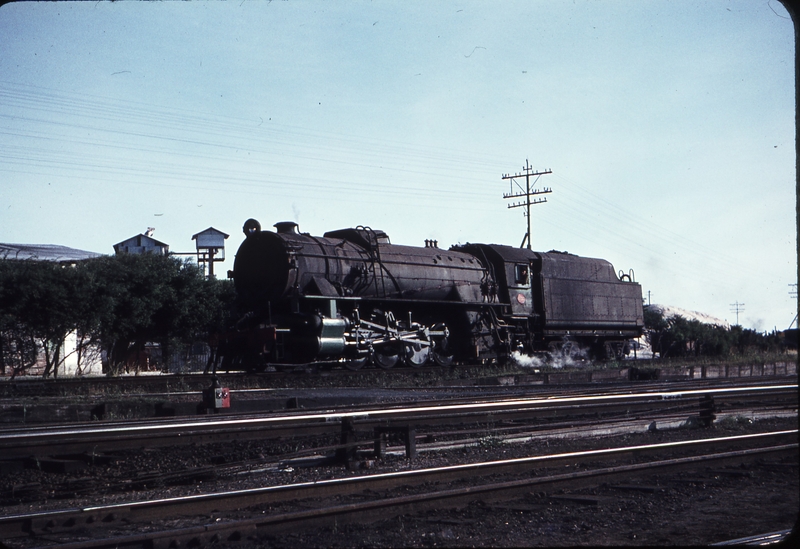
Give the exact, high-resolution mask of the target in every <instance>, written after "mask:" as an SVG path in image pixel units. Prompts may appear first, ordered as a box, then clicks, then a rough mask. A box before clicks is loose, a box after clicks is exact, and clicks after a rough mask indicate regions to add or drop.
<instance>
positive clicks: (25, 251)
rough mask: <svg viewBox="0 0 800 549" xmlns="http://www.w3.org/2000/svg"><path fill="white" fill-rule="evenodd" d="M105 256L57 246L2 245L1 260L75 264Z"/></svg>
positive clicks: (0, 245) (0, 248) (0, 247)
mask: <svg viewBox="0 0 800 549" xmlns="http://www.w3.org/2000/svg"><path fill="white" fill-rule="evenodd" d="M102 255H103V254H98V253H95V252H87V251H85V250H76V249H75V248H68V247H67V246H58V245H56V244H2V243H0V259H15V260H23V259H29V260H33V261H56V262H74V261H83V260H86V259H92V258H93V257H100V256H102Z"/></svg>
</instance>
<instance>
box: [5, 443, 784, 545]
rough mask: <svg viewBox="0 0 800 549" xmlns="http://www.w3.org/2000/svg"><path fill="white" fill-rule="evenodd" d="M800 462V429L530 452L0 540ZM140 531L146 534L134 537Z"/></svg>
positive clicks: (42, 522)
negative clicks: (769, 462) (786, 460)
mask: <svg viewBox="0 0 800 549" xmlns="http://www.w3.org/2000/svg"><path fill="white" fill-rule="evenodd" d="M797 455H798V444H797V430H784V431H778V432H769V433H760V434H753V435H740V436H731V437H715V438H710V439H703V440H690V441H680V442H674V443H666V444H649V445H638V446H626V447H614V448H604V449H599V450H590V451H581V452H569V453H561V454H553V455H535V456H528V457H524V458H517V459H509V460H496V461H489V462H479V463H468V464H461V465H452V466H448V467H436V468H428V469H418V470H408V471H398V472H392V473H384V474H374V475H359V476H350V477H345V478H335V479H330V480H322V481H316V482H305V483H299V484H289V485H279V486H267V487H263V488H259V489H248V490H233V491H226V492H217V493H208V494H195V495H191V496H185V497H177V498H160V499H157V500H147V501H127V502H123V503H117V504H113V505H100V506H91V507H82V508H72V509H63V510H56V511H47V512H42V513H28V514H20V515H16V516H11V517H4V518H1V519H0V537H3V539H6V540H8V541H7V543H12V544H11V545H10V546H11V547H26V548H27V547H48V546H54V547H55V546H57V547H62V548H71V547H98V548H99V547H169V546H205V545H207V544H210V543H213V542H217V543H219V542H232V541H236V540H243V539H246V538H248V537H249V538H253V537H255V536H263V535H265V534H269V533H277V532H282V531H286V530H287V529H293V530H301V529H303V528H307V527H309V526H314V527H319V526H320V525H321V524H326V523H327V524H333V523H337V522H338V523H340V524H341V523H344V522H347V521H350V520H357V521H359V522H362V523H363V522H368V521H371V520H376V519H383V520H385V519H386V518H387V517H390V516H397V515H400V514H403V513H407V512H410V511H412V510H413V512H420V510H423V509H426V508H436V509H439V510H441V509H443V508H449V507H454V506H461V505H464V504H465V503H467V502H469V501H473V500H476V499H480V500H487V499H488V500H492V501H498V500H506V499H509V498H512V499H513V498H514V497H518V496H519V494H526V493H530V492H531V491H537V492H538V491H542V490H544V491H550V492H552V491H554V490H557V489H561V490H563V489H572V490H580V489H585V488H586V487H588V486H596V485H598V484H601V483H605V484H607V483H613V482H620V481H623V480H624V482H625V483H630V482H632V481H633V480H634V479H636V478H639V477H643V476H652V475H653V474H656V473H658V474H662V475H666V474H669V475H674V474H676V473H677V472H685V471H692V472H694V473H697V472H698V471H702V470H703V469H704V468H707V467H710V466H713V467H715V468H719V467H724V466H727V467H735V466H740V465H742V464H747V463H751V462H752V461H754V460H763V459H767V458H769V459H779V458H782V457H788V458H789V459H794V460H795V462H796V460H797ZM493 478H495V479H496V478H499V479H500V480H499V481H492V480H491V479H493ZM242 509H251V510H253V511H252V512H251V513H249V514H247V515H246V516H244V517H243V516H242V513H241V512H236V513H231V512H233V511H237V510H242ZM262 511H263V512H262ZM177 516H194V517H197V518H196V519H194V520H187V521H184V522H183V523H182V524H181V525H180V527H177V528H176V527H169V526H168V524H169V522H168V521H167V522H165V521H164V519H165V518H168V517H177ZM209 517H211V520H210V522H209ZM154 521H155V522H154ZM143 527H146V528H147V529H149V531H148V532H146V533H143V532H141V529H142V528H143ZM134 532H136V533H134Z"/></svg>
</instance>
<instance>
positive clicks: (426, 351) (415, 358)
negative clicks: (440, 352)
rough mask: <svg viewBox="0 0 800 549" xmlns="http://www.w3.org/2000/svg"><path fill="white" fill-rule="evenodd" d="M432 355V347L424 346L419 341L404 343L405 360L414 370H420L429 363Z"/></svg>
mask: <svg viewBox="0 0 800 549" xmlns="http://www.w3.org/2000/svg"><path fill="white" fill-rule="evenodd" d="M430 354H431V347H430V345H423V344H422V343H420V342H419V341H404V342H403V358H404V359H405V361H406V364H408V365H409V366H411V367H413V368H419V367H421V366H423V365H424V364H425V363H426V362H428V358H429V357H430Z"/></svg>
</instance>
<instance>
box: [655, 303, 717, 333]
mask: <svg viewBox="0 0 800 549" xmlns="http://www.w3.org/2000/svg"><path fill="white" fill-rule="evenodd" d="M650 308H651V309H653V310H656V311H659V312H661V314H662V315H663V316H664V318H671V317H673V316H682V317H683V318H685V319H686V320H697V321H698V322H702V323H703V324H711V325H712V326H719V327H721V328H725V329H727V330H730V329H731V325H730V323H729V322H728V321H727V320H722V319H720V318H717V317H714V316H711V315H707V314H705V313H699V312H697V311H687V310H686V309H681V308H680V307H673V306H671V305H656V304H653V305H650Z"/></svg>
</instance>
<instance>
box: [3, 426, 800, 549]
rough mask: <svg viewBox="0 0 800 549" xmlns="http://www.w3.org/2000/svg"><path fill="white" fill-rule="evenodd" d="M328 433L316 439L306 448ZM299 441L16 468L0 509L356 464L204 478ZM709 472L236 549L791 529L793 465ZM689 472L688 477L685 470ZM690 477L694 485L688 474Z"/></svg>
mask: <svg viewBox="0 0 800 549" xmlns="http://www.w3.org/2000/svg"><path fill="white" fill-rule="evenodd" d="M796 427H797V421H796V419H790V420H769V421H759V422H757V423H755V424H753V423H749V422H746V421H718V422H716V423H715V424H714V425H713V426H712V427H711V428H708V429H691V430H690V429H680V430H673V431H656V432H647V433H637V434H632V435H626V436H621V437H607V438H600V439H591V440H590V439H578V440H556V441H551V442H549V443H547V445H546V446H543V443H542V442H537V443H528V444H518V445H513V446H509V445H501V444H487V445H483V446H477V447H470V448H465V449H461V450H457V451H450V452H430V453H429V452H421V453H420V454H419V455H418V457H417V459H415V460H414V462H413V466H414V467H419V468H421V467H432V466H436V465H445V464H453V463H466V462H475V461H488V460H495V459H504V458H510V457H519V456H525V455H536V454H544V453H548V454H549V453H559V452H566V451H573V450H579V449H587V448H600V447H611V446H623V445H633V444H648V443H656V442H665V441H670V440H677V439H682V438H686V437H687V435H690V436H691V437H702V438H705V437H712V436H724V435H731V434H739V433H745V432H756V431H769V430H777V429H787V428H796ZM335 442H336V441H335V440H331V441H327V442H326V441H318V442H317V444H323V443H331V444H334V443H335ZM300 446H302V442H301V441H286V443H285V444H283V445H275V444H267V443H257V442H252V441H248V442H241V443H231V444H225V445H216V444H215V445H207V446H198V447H177V448H174V449H157V450H150V451H141V452H133V453H131V454H130V455H127V456H126V458H125V459H124V460H119V461H117V462H116V463H110V464H106V465H96V466H94V467H91V468H90V469H86V470H83V471H77V472H75V473H70V474H54V473H46V472H44V471H41V470H37V469H25V470H22V471H15V472H10V473H6V474H2V475H0V512H2V513H3V514H14V513H23V512H28V511H30V510H33V509H43V508H49V509H55V508H65V507H75V506H82V505H91V504H99V503H109V502H114V501H130V500H135V499H145V498H149V497H165V496H174V495H180V494H190V493H199V492H207V491H218V490H226V489H236V488H248V487H255V486H265V485H275V484H283V483H290V482H300V481H308V480H318V479H323V478H333V477H339V476H345V475H349V474H363V473H364V472H365V471H348V470H346V469H344V468H343V467H341V466H333V467H315V468H298V467H280V468H275V469H271V470H266V471H262V472H259V473H253V474H248V475H239V476H238V477H234V476H229V475H222V474H220V475H215V474H214V472H215V471H220V472H221V471H222V470H223V468H224V465H216V466H215V465H214V464H220V463H232V462H235V461H240V460H251V461H250V462H249V465H245V466H243V467H244V468H245V469H246V468H248V467H251V468H254V469H255V468H263V465H264V464H265V463H267V462H272V461H274V460H275V459H277V456H282V455H285V454H286V453H287V452H289V451H293V450H296V449H297V448H298V447H300ZM409 466H410V465H409V463H408V462H407V461H406V460H405V459H403V458H402V457H399V456H388V457H387V459H386V460H382V461H378V462H375V465H374V467H373V469H371V470H370V472H380V471H388V470H398V469H404V468H408V467H409ZM188 467H208V468H210V469H211V471H212V473H211V474H208V475H206V476H205V477H203V476H202V475H201V476H200V477H198V478H195V479H176V480H174V481H171V482H166V483H165V482H163V481H149V480H147V479H148V477H147V476H146V475H144V474H143V473H145V472H148V473H161V472H168V471H172V472H175V471H181V470H184V469H186V468H188ZM733 473H734V474H719V473H718V472H717V473H715V472H713V471H708V470H703V471H698V474H697V475H689V476H687V475H685V474H684V475H650V476H648V477H643V478H641V479H632V480H631V483H632V484H634V483H638V484H641V485H643V486H645V487H648V488H646V489H647V490H650V489H651V488H652V491H629V490H625V491H623V490H620V489H616V488H614V487H612V486H607V485H601V486H597V487H596V488H594V489H590V490H583V491H580V492H579V494H580V495H584V496H586V495H591V496H595V498H594V499H593V500H591V501H589V502H584V503H576V502H571V501H567V500H563V499H557V498H555V497H553V496H559V495H562V496H563V495H568V493H566V492H563V491H554V492H552V493H544V492H537V493H529V494H527V495H525V496H524V497H522V498H519V499H517V500H514V501H504V502H500V503H488V502H475V503H471V504H469V505H467V506H466V507H464V508H462V509H459V510H450V509H442V510H438V511H435V512H424V513H422V512H421V513H417V514H409V515H404V516H401V517H397V518H391V519H386V520H383V521H379V522H377V523H372V524H360V523H351V524H340V525H338V526H337V527H335V528H333V527H330V528H329V527H320V528H318V529H307V530H304V531H303V532H297V533H288V534H284V535H280V536H268V537H263V538H261V539H259V540H257V541H254V540H250V541H248V542H243V543H240V544H237V545H236V546H237V547H247V548H249V547H434V546H440V547H525V546H530V547H535V546H571V545H679V546H683V545H697V544H701V545H705V544H709V543H714V542H720V541H724V540H728V539H734V538H739V537H744V536H748V535H754V534H758V533H765V532H770V531H777V530H781V529H787V528H791V527H793V525H794V524H795V522H796V521H797V519H798V509H800V501H799V500H800V498H799V497H798V496H799V495H800V483H799V482H798V461H797V459H795V460H794V461H792V460H789V461H788V462H778V461H777V460H767V461H762V462H760V463H758V464H757V465H756V466H752V467H748V468H746V469H741V470H740V471H733ZM695 477H696V478H695ZM692 478H694V481H692Z"/></svg>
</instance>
